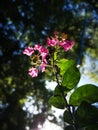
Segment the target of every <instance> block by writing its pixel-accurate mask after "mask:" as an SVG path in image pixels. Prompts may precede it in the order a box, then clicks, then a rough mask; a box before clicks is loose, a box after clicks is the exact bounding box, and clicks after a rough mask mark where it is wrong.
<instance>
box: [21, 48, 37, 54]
mask: <svg viewBox="0 0 98 130" xmlns="http://www.w3.org/2000/svg"><path fill="white" fill-rule="evenodd" d="M33 53H34V48H33V47H27V48H26V49H25V50H24V51H23V54H26V55H28V56H31V55H32V54H33Z"/></svg>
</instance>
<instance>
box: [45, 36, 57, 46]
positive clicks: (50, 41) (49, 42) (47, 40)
mask: <svg viewBox="0 0 98 130" xmlns="http://www.w3.org/2000/svg"><path fill="white" fill-rule="evenodd" d="M58 42H59V41H58V39H57V38H52V39H50V38H49V37H48V38H47V39H46V43H47V45H48V46H55V45H56V44H58Z"/></svg>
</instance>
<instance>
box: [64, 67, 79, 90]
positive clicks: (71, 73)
mask: <svg viewBox="0 0 98 130" xmlns="http://www.w3.org/2000/svg"><path fill="white" fill-rule="evenodd" d="M79 80H80V72H79V70H78V68H77V67H76V66H75V65H74V66H70V67H69V68H68V69H67V71H66V72H65V73H64V75H63V80H62V86H63V87H65V88H67V89H69V90H71V89H73V88H74V87H76V85H77V84H78V82H79Z"/></svg>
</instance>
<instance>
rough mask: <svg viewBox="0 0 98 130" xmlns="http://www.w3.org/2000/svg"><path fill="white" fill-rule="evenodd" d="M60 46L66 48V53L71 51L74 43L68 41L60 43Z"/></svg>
mask: <svg viewBox="0 0 98 130" xmlns="http://www.w3.org/2000/svg"><path fill="white" fill-rule="evenodd" d="M59 44H60V46H61V47H63V48H64V50H65V51H68V50H69V49H71V48H72V47H73V45H74V42H73V41H68V40H63V41H61V42H60V43H59Z"/></svg>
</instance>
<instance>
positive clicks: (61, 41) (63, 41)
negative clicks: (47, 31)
mask: <svg viewBox="0 0 98 130" xmlns="http://www.w3.org/2000/svg"><path fill="white" fill-rule="evenodd" d="M46 42H47V45H48V46H56V45H58V46H60V47H62V48H63V49H64V50H65V51H68V50H69V49H71V48H72V47H73V45H74V42H73V41H69V40H67V35H66V34H64V33H61V34H59V33H58V32H55V33H54V36H53V37H51V38H49V37H48V38H47V41H46Z"/></svg>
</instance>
